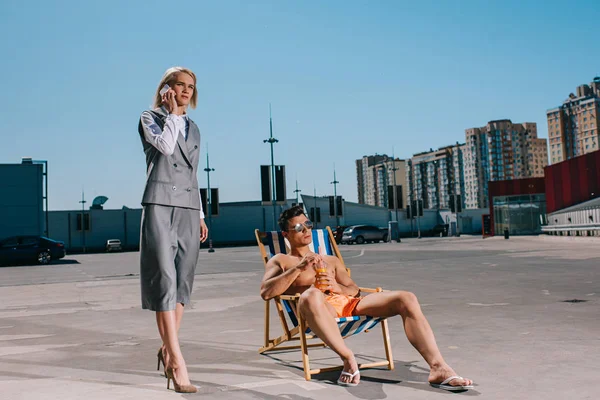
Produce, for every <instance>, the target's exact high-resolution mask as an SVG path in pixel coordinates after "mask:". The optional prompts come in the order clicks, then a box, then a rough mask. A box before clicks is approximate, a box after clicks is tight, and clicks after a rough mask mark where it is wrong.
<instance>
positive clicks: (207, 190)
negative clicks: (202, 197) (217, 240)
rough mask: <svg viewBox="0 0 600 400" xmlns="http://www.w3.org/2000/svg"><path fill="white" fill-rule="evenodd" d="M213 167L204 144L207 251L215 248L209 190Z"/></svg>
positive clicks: (211, 251)
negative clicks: (213, 245) (213, 244)
mask: <svg viewBox="0 0 600 400" xmlns="http://www.w3.org/2000/svg"><path fill="white" fill-rule="evenodd" d="M214 170H215V169H214V168H211V167H210V162H209V160H208V145H207V146H206V168H204V171H206V205H207V207H206V208H207V210H206V211H207V212H208V252H209V253H214V252H215V249H213V247H212V196H211V192H210V173H211V172H213V171H214Z"/></svg>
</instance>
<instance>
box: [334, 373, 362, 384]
mask: <svg viewBox="0 0 600 400" xmlns="http://www.w3.org/2000/svg"><path fill="white" fill-rule="evenodd" d="M357 375H358V377H359V378H360V370H359V369H357V370H356V371H354V373H353V374H351V373H350V372H346V371H342V374H341V375H340V378H341V377H342V376H349V377H350V382H344V381H341V380H340V379H338V380H337V384H338V385H340V386H352V387H354V386H356V385H358V383H354V382H352V381H353V380H354V377H355V376H357Z"/></svg>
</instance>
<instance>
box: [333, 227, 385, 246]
mask: <svg viewBox="0 0 600 400" xmlns="http://www.w3.org/2000/svg"><path fill="white" fill-rule="evenodd" d="M380 240H383V241H384V242H387V240H388V230H387V229H380V228H378V227H376V226H372V225H352V226H349V227H348V228H346V229H345V230H344V234H343V235H342V243H358V244H363V243H365V242H375V243H377V242H379V241H380Z"/></svg>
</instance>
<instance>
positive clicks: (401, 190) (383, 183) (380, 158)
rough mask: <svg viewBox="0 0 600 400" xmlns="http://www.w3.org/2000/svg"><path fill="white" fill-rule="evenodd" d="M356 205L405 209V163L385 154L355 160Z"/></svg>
mask: <svg viewBox="0 0 600 400" xmlns="http://www.w3.org/2000/svg"><path fill="white" fill-rule="evenodd" d="M356 177H357V190H358V203H359V204H366V205H371V206H378V207H386V208H388V209H394V198H395V199H397V200H396V201H397V205H396V206H397V207H398V208H399V209H401V208H404V207H406V204H407V203H406V202H407V198H406V190H405V188H406V161H405V160H401V159H399V158H396V159H393V158H392V157H388V156H387V155H385V154H382V155H379V154H376V155H374V156H364V157H363V158H361V159H360V160H356Z"/></svg>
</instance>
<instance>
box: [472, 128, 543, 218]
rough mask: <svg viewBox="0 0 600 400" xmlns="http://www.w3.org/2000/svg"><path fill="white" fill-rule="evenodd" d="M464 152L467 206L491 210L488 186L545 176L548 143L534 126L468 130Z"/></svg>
mask: <svg viewBox="0 0 600 400" xmlns="http://www.w3.org/2000/svg"><path fill="white" fill-rule="evenodd" d="M465 133H466V144H465V151H464V171H465V172H464V176H465V198H466V199H465V200H466V201H465V203H466V204H465V206H466V208H483V207H487V206H488V198H489V192H488V182H490V181H502V180H511V179H524V178H534V177H543V176H544V167H546V166H547V165H548V148H547V141H546V139H540V138H538V137H537V125H536V124H535V123H532V122H525V123H512V121H511V120H509V119H502V120H497V121H490V122H488V123H487V125H486V126H484V127H481V128H470V129H466V131H465Z"/></svg>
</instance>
